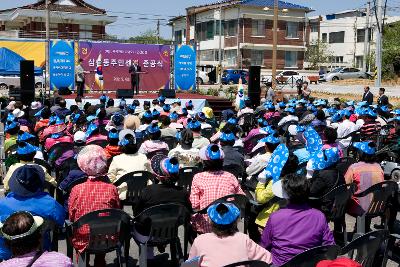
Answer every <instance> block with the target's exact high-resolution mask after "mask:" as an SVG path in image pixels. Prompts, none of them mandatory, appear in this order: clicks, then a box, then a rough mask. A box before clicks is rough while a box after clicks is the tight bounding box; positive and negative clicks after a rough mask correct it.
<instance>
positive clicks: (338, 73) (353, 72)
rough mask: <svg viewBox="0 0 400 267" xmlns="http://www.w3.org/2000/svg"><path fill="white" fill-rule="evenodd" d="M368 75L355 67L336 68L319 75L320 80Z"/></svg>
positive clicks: (362, 77)
mask: <svg viewBox="0 0 400 267" xmlns="http://www.w3.org/2000/svg"><path fill="white" fill-rule="evenodd" d="M369 77H370V75H369V74H368V73H366V72H365V71H361V70H359V69H356V68H337V69H334V70H333V71H331V72H329V73H326V74H323V75H320V76H319V80H320V81H326V82H330V81H337V80H346V79H369Z"/></svg>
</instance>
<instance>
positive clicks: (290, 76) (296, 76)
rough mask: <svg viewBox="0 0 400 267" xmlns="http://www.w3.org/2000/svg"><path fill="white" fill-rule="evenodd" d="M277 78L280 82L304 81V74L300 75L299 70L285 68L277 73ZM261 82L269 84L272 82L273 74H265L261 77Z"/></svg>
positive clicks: (294, 82)
mask: <svg viewBox="0 0 400 267" xmlns="http://www.w3.org/2000/svg"><path fill="white" fill-rule="evenodd" d="M276 79H277V81H278V83H285V82H287V83H289V84H290V83H293V84H296V82H297V81H303V76H302V75H300V73H298V72H297V71H293V70H285V71H282V72H280V73H278V74H277V75H276ZM261 82H262V83H264V84H269V83H271V82H272V76H271V75H264V76H262V77H261Z"/></svg>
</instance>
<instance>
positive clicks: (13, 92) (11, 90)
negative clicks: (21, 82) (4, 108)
mask: <svg viewBox="0 0 400 267" xmlns="http://www.w3.org/2000/svg"><path fill="white" fill-rule="evenodd" d="M8 97H13V98H14V99H15V100H16V101H21V88H19V87H14V86H12V85H10V86H9V87H8Z"/></svg>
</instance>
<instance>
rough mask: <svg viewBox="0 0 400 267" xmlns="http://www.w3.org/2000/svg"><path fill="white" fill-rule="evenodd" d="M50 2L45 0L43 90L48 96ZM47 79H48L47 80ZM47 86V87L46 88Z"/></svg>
mask: <svg viewBox="0 0 400 267" xmlns="http://www.w3.org/2000/svg"><path fill="white" fill-rule="evenodd" d="M49 2H50V0H46V48H45V49H46V75H45V76H44V83H45V90H49V96H50V86H49V85H50V81H49V80H50V7H49ZM47 77H48V78H47ZM48 86H49V87H48Z"/></svg>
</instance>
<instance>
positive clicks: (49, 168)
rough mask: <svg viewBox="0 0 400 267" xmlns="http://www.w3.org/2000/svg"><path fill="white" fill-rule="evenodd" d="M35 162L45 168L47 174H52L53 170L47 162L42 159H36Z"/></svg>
mask: <svg viewBox="0 0 400 267" xmlns="http://www.w3.org/2000/svg"><path fill="white" fill-rule="evenodd" d="M33 162H34V163H36V164H37V165H40V166H42V167H44V168H45V169H46V171H47V173H48V174H51V170H52V168H51V166H50V164H49V163H47V161H45V160H42V159H34V160H33Z"/></svg>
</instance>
